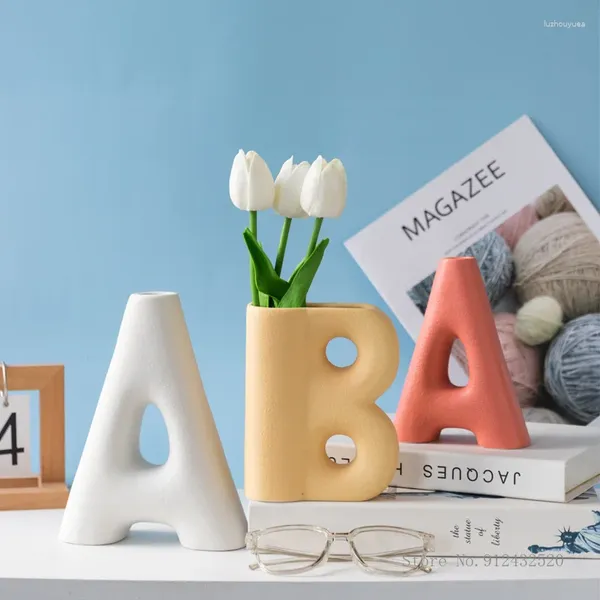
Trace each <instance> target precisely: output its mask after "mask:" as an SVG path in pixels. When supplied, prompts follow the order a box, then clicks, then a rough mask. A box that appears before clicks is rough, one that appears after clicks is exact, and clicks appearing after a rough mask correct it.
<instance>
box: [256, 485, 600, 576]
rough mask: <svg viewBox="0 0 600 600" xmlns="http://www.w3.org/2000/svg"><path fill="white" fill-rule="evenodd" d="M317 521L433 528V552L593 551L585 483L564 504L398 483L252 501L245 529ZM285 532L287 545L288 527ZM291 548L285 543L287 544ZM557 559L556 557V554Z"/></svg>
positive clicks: (598, 503) (599, 519)
mask: <svg viewBox="0 0 600 600" xmlns="http://www.w3.org/2000/svg"><path fill="white" fill-rule="evenodd" d="M293 524H295V525H318V526H321V527H325V528H326V529H329V530H330V531H332V532H348V531H350V530H352V529H354V528H356V527H362V526H367V525H391V526H396V527H404V528H408V529H417V530H420V531H425V532H427V533H431V534H433V535H434V536H435V552H434V553H433V556H439V557H461V556H462V557H479V558H480V560H481V566H503V565H502V563H501V562H498V564H494V565H492V564H491V563H490V564H484V560H487V561H488V562H489V561H507V562H506V564H505V566H512V565H513V562H512V561H510V560H509V557H513V560H522V561H524V562H523V563H522V566H526V564H530V563H526V562H525V561H526V559H527V558H532V557H536V558H539V559H540V560H542V559H543V560H544V561H545V564H547V565H548V566H552V564H550V562H551V561H554V566H557V565H558V566H560V564H559V563H558V562H557V561H562V560H563V559H564V558H575V557H576V558H588V559H589V558H600V500H599V499H598V497H597V495H596V493H595V491H594V490H589V491H588V492H585V493H584V494H583V495H581V496H580V497H578V498H577V499H575V500H573V501H571V502H570V503H568V504H551V503H547V502H533V501H531V500H515V499H508V498H490V497H481V496H479V497H478V496H466V495H461V494H452V493H449V492H427V491H415V490H400V491H399V492H398V493H395V494H392V495H382V496H379V497H378V498H376V499H375V500H370V501H368V502H287V503H284V502H255V501H251V502H250V503H249V507H248V525H249V529H250V530H251V531H252V530H256V529H265V528H267V527H274V526H279V525H293ZM286 540H287V541H288V543H289V544H291V545H292V546H293V543H294V539H293V535H291V534H288V536H287V537H286ZM292 549H293V548H292ZM561 564H562V562H561Z"/></svg>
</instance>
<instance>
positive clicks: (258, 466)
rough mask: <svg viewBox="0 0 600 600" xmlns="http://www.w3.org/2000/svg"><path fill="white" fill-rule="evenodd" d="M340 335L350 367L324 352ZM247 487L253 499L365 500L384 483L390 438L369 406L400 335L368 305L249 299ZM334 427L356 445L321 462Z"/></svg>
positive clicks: (394, 459)
mask: <svg viewBox="0 0 600 600" xmlns="http://www.w3.org/2000/svg"><path fill="white" fill-rule="evenodd" d="M337 337H343V338H348V339H350V340H352V341H353V342H354V344H355V345H356V347H357V354H358V357H357V359H356V361H355V363H354V364H352V365H350V366H348V367H343V368H340V367H336V366H334V365H332V364H331V363H330V362H329V360H328V359H327V355H326V348H327V344H328V343H329V342H330V340H332V339H333V338H337ZM246 344H247V346H246V453H245V460H246V464H245V492H246V496H247V497H248V498H250V499H252V500H262V501H273V502H290V501H297V500H340V501H350V500H356V501H359V500H368V499H369V498H373V497H374V496H377V495H378V494H380V493H381V492H382V491H383V490H384V489H385V488H386V487H387V486H388V485H389V484H390V482H391V480H392V478H393V476H394V473H395V470H396V468H397V466H398V442H397V440H396V432H395V430H394V426H393V424H392V421H391V420H390V419H389V417H388V416H387V415H386V414H385V413H384V412H383V411H382V410H381V409H380V408H378V407H377V406H376V405H375V401H376V400H377V398H378V397H379V396H380V395H381V394H383V392H384V391H385V390H386V389H387V388H388V387H389V386H390V385H391V384H392V382H393V380H394V378H395V376H396V371H397V369H398V361H399V349H398V337H397V335H396V330H395V328H394V326H393V324H392V322H391V321H390V320H389V319H388V317H387V316H386V315H385V314H384V313H383V312H381V311H380V310H378V309H377V308H375V307H373V306H368V305H314V306H309V307H308V308H289V309H286V308H284V309H281V308H260V307H255V306H249V307H248V313H247V338H246ZM336 434H342V435H346V436H349V437H350V438H352V439H353V441H354V443H355V444H356V449H357V452H356V458H355V460H354V461H353V462H352V463H350V464H348V465H338V464H335V463H333V462H331V461H330V460H329V458H328V457H327V454H326V452H325V445H326V442H327V440H328V439H329V438H330V437H331V436H333V435H336Z"/></svg>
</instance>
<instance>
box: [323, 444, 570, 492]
mask: <svg viewBox="0 0 600 600" xmlns="http://www.w3.org/2000/svg"><path fill="white" fill-rule="evenodd" d="M327 455H328V456H329V458H330V460H332V461H333V462H336V463H339V464H347V463H349V462H351V461H352V460H353V459H354V457H355V455H356V450H355V448H354V446H353V445H352V444H348V443H345V442H336V441H330V442H328V444H327ZM390 485H391V486H392V487H400V488H413V489H421V490H437V491H445V492H459V493H466V494H484V495H488V496H502V497H505V498H521V499H525V500H546V501H550V502H565V500H566V498H565V495H566V491H565V480H564V469H563V465H561V464H559V463H556V462H554V461H540V460H534V459H523V458H520V459H518V460H515V459H511V458H510V457H509V456H506V457H504V456H498V455H494V456H490V455H485V456H484V455H479V454H477V453H471V452H469V453H451V452H443V453H442V452H431V451H429V452H428V451H427V449H426V447H425V446H424V447H423V450H419V449H415V448H414V445H413V444H411V445H410V446H409V447H408V448H406V447H405V446H403V445H402V444H401V445H400V462H399V464H398V468H397V469H396V474H395V476H394V479H393V480H392V482H391V484H390Z"/></svg>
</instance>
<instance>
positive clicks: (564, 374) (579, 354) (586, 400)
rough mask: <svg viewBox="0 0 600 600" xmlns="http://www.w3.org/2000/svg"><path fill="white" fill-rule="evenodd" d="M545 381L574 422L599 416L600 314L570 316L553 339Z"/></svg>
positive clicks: (545, 368) (557, 401) (556, 400)
mask: <svg viewBox="0 0 600 600" xmlns="http://www.w3.org/2000/svg"><path fill="white" fill-rule="evenodd" d="M544 384H545V386H546V389H547V390H548V392H549V393H550V395H551V396H552V398H553V399H554V401H555V402H556V404H557V405H558V406H559V407H560V408H561V409H562V411H563V412H564V413H565V415H567V416H568V417H569V418H570V420H571V421H573V422H574V423H579V424H582V425H587V424H588V423H590V422H591V421H593V420H594V419H595V418H596V417H597V416H598V415H600V394H599V393H598V390H600V314H597V313H594V314H591V315H584V316H583V317H578V318H577V319H573V320H572V321H570V322H569V323H567V324H566V325H565V326H564V328H563V329H562V331H561V332H560V333H559V334H558V336H557V337H555V338H554V340H552V343H551V344H550V347H549V348H548V353H547V354H546V360H545V364H544Z"/></svg>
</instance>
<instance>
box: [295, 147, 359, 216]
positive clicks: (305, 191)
mask: <svg viewBox="0 0 600 600" xmlns="http://www.w3.org/2000/svg"><path fill="white" fill-rule="evenodd" d="M347 187H348V184H347V181H346V170H345V169H344V165H343V164H342V161H341V160H339V159H337V158H334V159H333V160H332V161H331V162H329V163H328V162H327V161H326V160H325V159H324V158H323V157H322V156H319V157H318V158H317V160H315V162H314V163H313V164H312V165H311V166H310V169H309V170H308V173H307V174H306V177H305V179H304V185H303V186H302V193H301V195H300V204H301V206H302V209H303V210H304V212H306V213H307V214H308V215H309V216H311V217H317V218H325V219H331V218H335V217H339V216H340V215H341V214H342V212H343V211H344V207H345V206H346V194H347Z"/></svg>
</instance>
